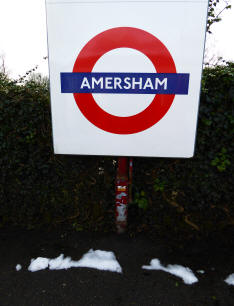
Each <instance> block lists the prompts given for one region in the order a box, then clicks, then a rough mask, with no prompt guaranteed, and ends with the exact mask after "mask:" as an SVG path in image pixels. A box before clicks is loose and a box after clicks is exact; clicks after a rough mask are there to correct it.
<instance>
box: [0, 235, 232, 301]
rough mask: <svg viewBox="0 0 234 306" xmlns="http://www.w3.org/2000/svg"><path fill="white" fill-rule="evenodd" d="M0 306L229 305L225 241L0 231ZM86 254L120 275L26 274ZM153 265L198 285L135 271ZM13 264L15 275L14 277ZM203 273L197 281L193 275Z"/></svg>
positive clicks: (84, 270) (227, 239) (85, 271)
mask: <svg viewBox="0 0 234 306" xmlns="http://www.w3.org/2000/svg"><path fill="white" fill-rule="evenodd" d="M0 241H1V244H0V306H7V305H9V306H14V305H17V306H37V305H40V306H47V305H56V306H57V305H59V306H73V305H81V306H86V305H90V306H94V305H100V306H105V305H127V306H130V305H147V306H148V305H149V306H150V305H162V306H193V305H196V306H197V305H201V306H205V305H214V306H221V305H223V306H233V305H234V286H228V285H227V284H226V283H225V282H224V279H225V278H226V277H227V276H228V275H229V274H231V273H234V255H233V254H234V247H233V246H234V244H233V241H232V236H230V237H227V236H222V235H221V236H220V237H218V236H214V237H213V238H208V239H206V240H202V241H196V242H194V241H187V242H186V243H185V244H184V245H183V244H181V243H178V244H177V243H173V244H172V243H169V242H168V239H157V238H155V237H154V238H152V237H149V236H147V237H146V236H145V235H143V234H141V235H139V236H137V237H134V238H130V237H128V236H127V235H122V236H117V235H115V234H90V233H74V232H66V231H62V230H58V231H50V232H46V231H30V232H27V231H20V230H3V229H2V230H0ZM90 248H93V249H100V250H106V251H113V252H114V253H115V255H116V257H117V260H118V261H119V263H120V265H121V266H122V268H123V274H118V273H113V272H104V271H99V270H92V269H87V268H78V269H75V268H73V269H69V270H60V271H50V270H43V271H38V272H33V273H32V272H29V271H28V270H27V267H28V266H29V263H30V260H31V258H36V257H38V256H44V257H49V258H54V257H57V256H58V255H60V254H61V253H64V254H65V256H71V257H72V259H74V260H78V259H80V258H81V256H82V255H83V254H84V253H86V252H87V251H88V250H89V249H90ZM152 258H159V259H160V260H161V262H162V263H163V264H180V265H183V266H187V267H189V268H191V269H192V270H193V271H194V272H195V274H196V276H197V277H198V278H199V282H198V283H195V284H193V285H190V286H189V285H185V284H184V283H183V281H182V280H181V279H180V278H177V277H175V276H173V275H170V274H168V273H166V272H163V271H146V270H142V269H141V266H142V265H147V264H149V262H150V260H151V259H152ZM16 264H21V265H22V270H21V271H19V272H17V271H16V270H15V266H16ZM200 269H202V270H205V274H199V273H197V272H196V271H197V270H200Z"/></svg>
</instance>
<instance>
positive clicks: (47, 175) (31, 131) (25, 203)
mask: <svg viewBox="0 0 234 306" xmlns="http://www.w3.org/2000/svg"><path fill="white" fill-rule="evenodd" d="M233 100H234V64H233V63H227V64H226V65H224V66H217V67H213V68H205V69H204V73H203V79H202V93H201V103H200V112H199V123H198V133H197V146H196V152H195V157H194V158H192V159H159V158H135V159H134V186H133V198H134V201H133V203H132V204H131V205H130V206H129V222H130V229H131V228H132V229H133V230H137V231H143V230H146V229H153V230H155V229H156V230H164V229H165V230H168V229H169V230H170V229H171V230H172V231H181V230H182V231H191V230H192V231H195V232H209V231H211V230H213V229H217V228H223V227H226V226H228V225H230V224H232V225H233V224H234V203H233V200H232V199H233V178H232V173H233V163H232V161H231V160H232V155H233V130H234V129H233V123H234V115H233ZM50 116H51V115H50V104H49V93H48V86H47V84H46V83H43V82H38V81H35V80H31V81H25V82H23V83H19V82H16V81H14V80H11V79H9V78H8V77H7V76H5V75H4V74H0V124H1V132H0V166H1V176H0V225H1V226H6V225H17V226H21V227H26V228H34V227H41V226H56V225H59V224H68V225H71V226H72V227H73V228H74V229H76V230H102V231H109V230H112V229H113V228H114V183H115V171H116V158H112V157H95V156H90V157H87V156H86V157H85V156H65V155H54V154H53V148H52V135H51V117H50Z"/></svg>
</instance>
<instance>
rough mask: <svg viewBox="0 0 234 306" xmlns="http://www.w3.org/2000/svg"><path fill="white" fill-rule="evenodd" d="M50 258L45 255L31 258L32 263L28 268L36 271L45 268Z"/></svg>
mask: <svg viewBox="0 0 234 306" xmlns="http://www.w3.org/2000/svg"><path fill="white" fill-rule="evenodd" d="M48 265H49V259H48V258H45V257H38V258H36V259H32V260H31V264H30V265H29V267H28V270H29V271H31V272H36V271H39V270H44V269H46V268H48Z"/></svg>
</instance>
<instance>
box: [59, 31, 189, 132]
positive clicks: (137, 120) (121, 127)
mask: <svg viewBox="0 0 234 306" xmlns="http://www.w3.org/2000/svg"><path fill="white" fill-rule="evenodd" d="M117 48H131V49H135V50H137V51H140V52H141V53H143V54H144V55H145V56H146V57H148V59H149V60H150V61H151V62H152V64H153V66H154V68H155V70H156V73H147V72H146V73H131V72H128V73H119V72H118V73H117V72H116V73H115V72H93V68H94V66H95V64H96V63H97V61H98V60H99V59H100V58H101V57H102V56H103V55H104V54H106V53H107V52H109V51H111V50H114V49H117ZM188 87H189V74H188V73H177V71H176V65H175V63H174V60H173V57H172V55H171V54H170V52H169V51H168V49H167V48H166V46H165V45H164V44H163V43H162V42H161V41H160V40H159V39H158V38H156V37H155V36H153V35H152V34H150V33H148V32H146V31H144V30H141V29H138V28H132V27H118V28H112V29H109V30H106V31H104V32H102V33H100V34H98V35H96V36H95V37H94V38H92V39H91V40H90V41H89V42H88V43H87V44H86V45H85V46H84V47H83V49H82V50H81V51H80V53H79V54H78V56H77V59H76V61H75V64H74V67H73V71H72V72H62V73H61V92H62V93H73V95H74V99H75V101H76V104H77V106H78V108H79V110H80V111H81V113H82V114H83V115H84V116H85V118H86V119H87V120H88V121H89V122H91V123H92V124H93V125H95V126H96V127H98V128H100V129H102V130H104V131H106V132H109V133H114V134H134V133H139V132H142V131H144V130H146V129H148V128H150V127H152V126H154V125H155V124H157V122H159V121H160V120H161V119H162V118H163V117H164V116H165V115H166V113H167V112H168V110H169V108H170V107H171V105H172V103H173V100H174V97H175V95H187V94H188ZM93 93H102V94H109V95H110V99H111V95H112V94H154V98H153V100H152V102H151V103H150V105H149V106H148V107H146V108H145V109H144V110H143V111H141V112H140V113H137V114H135V115H132V116H127V117H120V116H115V115H112V114H110V113H108V112H106V111H105V110H103V109H102V108H101V107H100V106H99V105H98V104H97V103H96V101H95V99H94V97H93V95H92V94H93Z"/></svg>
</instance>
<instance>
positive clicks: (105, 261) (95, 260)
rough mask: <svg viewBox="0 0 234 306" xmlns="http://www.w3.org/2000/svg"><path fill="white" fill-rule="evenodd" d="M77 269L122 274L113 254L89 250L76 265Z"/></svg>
mask: <svg viewBox="0 0 234 306" xmlns="http://www.w3.org/2000/svg"><path fill="white" fill-rule="evenodd" d="M77 267H86V268H95V269H99V270H108V271H113V272H118V273H122V268H121V266H120V265H119V263H118V261H117V260H116V258H115V255H114V253H113V252H106V251H100V250H96V251H94V250H92V249H91V250H89V251H88V253H86V254H85V255H84V256H83V257H82V258H81V260H79V262H78V263H77Z"/></svg>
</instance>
